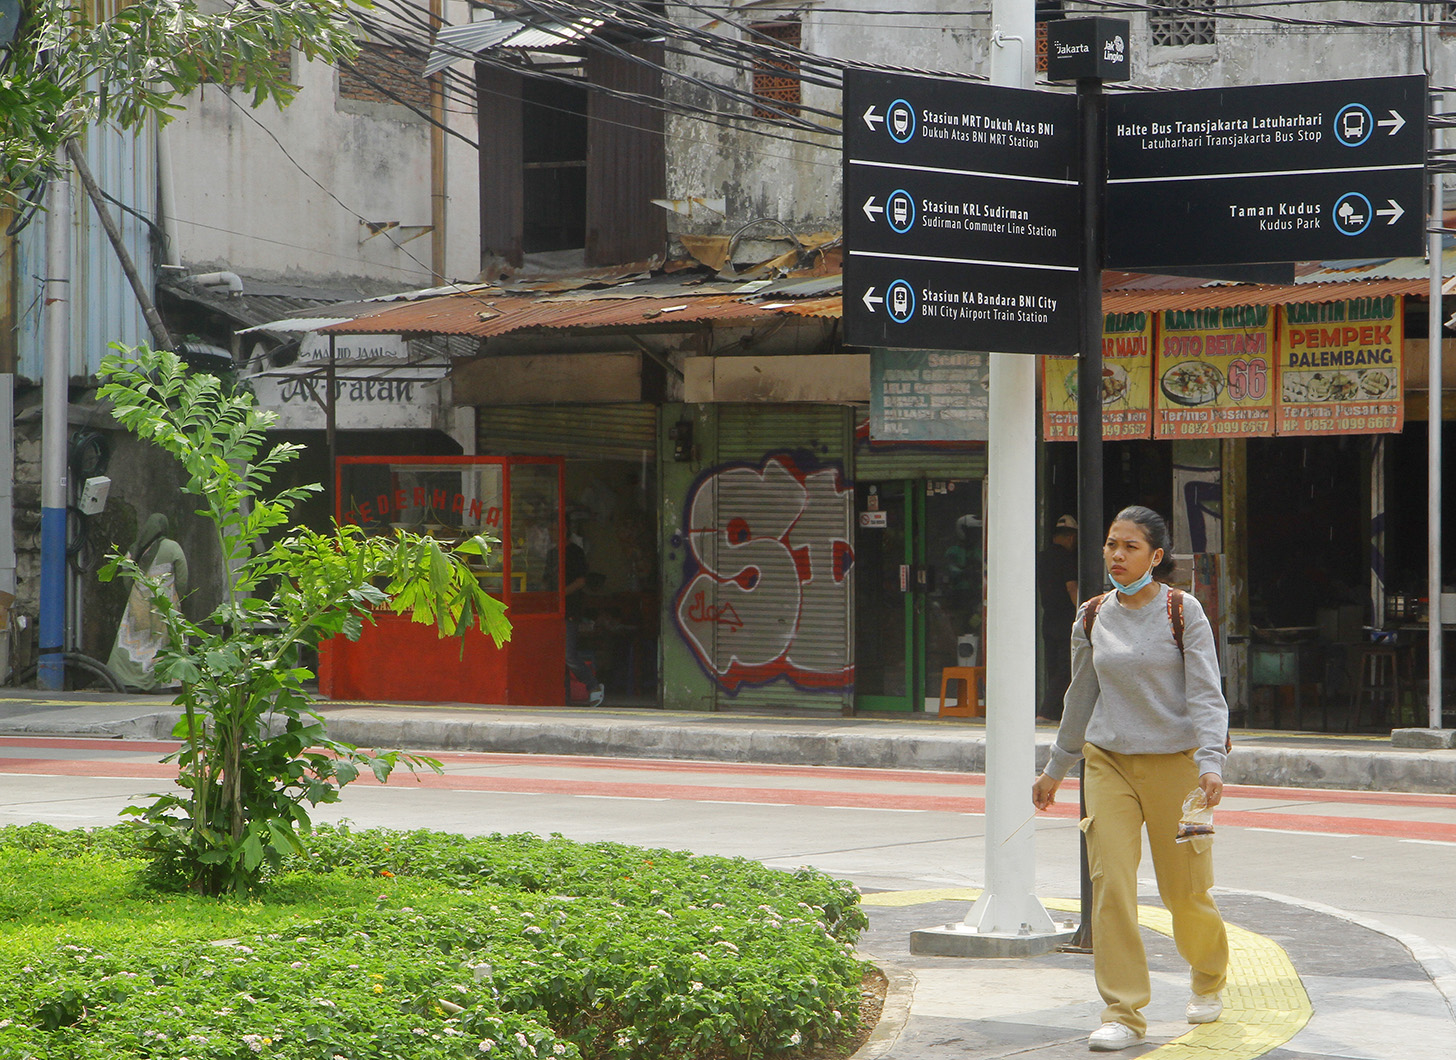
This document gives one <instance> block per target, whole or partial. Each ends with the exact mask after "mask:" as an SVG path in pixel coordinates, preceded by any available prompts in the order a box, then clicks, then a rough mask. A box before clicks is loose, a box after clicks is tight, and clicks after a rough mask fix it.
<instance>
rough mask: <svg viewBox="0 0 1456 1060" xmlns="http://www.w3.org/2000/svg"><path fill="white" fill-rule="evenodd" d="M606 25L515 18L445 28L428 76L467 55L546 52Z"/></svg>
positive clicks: (598, 21)
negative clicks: (499, 51)
mask: <svg viewBox="0 0 1456 1060" xmlns="http://www.w3.org/2000/svg"><path fill="white" fill-rule="evenodd" d="M605 23H606V20H605V19H600V18H592V17H590V16H587V15H583V16H581V17H579V18H574V19H571V20H570V21H568V22H562V21H559V20H556V19H541V20H539V21H537V22H536V23H534V24H528V23H525V22H519V21H517V20H516V19H513V18H493V19H486V20H483V21H480V22H469V23H466V24H465V25H463V26H444V27H442V28H441V30H440V32H439V33H437V34H435V44H434V46H433V47H432V48H431V49H430V57H429V60H428V61H427V62H426V63H425V76H426V77H429V76H430V75H431V74H434V73H438V72H439V71H441V70H443V69H445V67H447V66H449V65H450V64H451V63H453V62H455V60H457V59H462V58H465V56H466V55H467V54H470V55H474V54H475V53H477V52H483V51H489V50H491V49H492V48H524V49H543V48H554V47H557V46H559V45H562V44H570V43H571V42H572V41H577V40H581V39H582V38H583V37H587V36H590V35H591V34H592V33H595V32H596V31H597V30H598V29H600V28H601V27H602V26H603V25H605Z"/></svg>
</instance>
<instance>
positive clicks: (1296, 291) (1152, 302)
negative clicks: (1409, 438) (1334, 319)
mask: <svg viewBox="0 0 1456 1060" xmlns="http://www.w3.org/2000/svg"><path fill="white" fill-rule="evenodd" d="M1426 290H1427V285H1426V281H1424V280H1356V281H1353V282H1350V281H1346V282H1336V283H1299V284H1288V285H1286V284H1273V283H1248V284H1236V285H1233V286H1219V287H1195V288H1190V289H1185V290H1182V291H1166V290H1149V291H1105V292H1103V295H1102V310H1103V312H1105V313H1138V312H1159V311H1161V310H1165V309H1223V308H1226V307H1231V306H1242V305H1282V304H1286V303H1289V302H1331V301H1334V300H1335V299H1337V298H1375V297H1383V296H1385V295H1394V294H1404V295H1419V294H1425V293H1426Z"/></svg>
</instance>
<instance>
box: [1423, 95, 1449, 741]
mask: <svg viewBox="0 0 1456 1060" xmlns="http://www.w3.org/2000/svg"><path fill="white" fill-rule="evenodd" d="M1442 99H1443V97H1442V96H1440V95H1437V96H1436V97H1435V98H1434V99H1433V100H1432V111H1433V112H1436V111H1440V110H1441V100H1442ZM1440 143H1441V133H1440V130H1439V129H1432V131H1431V146H1432V148H1437V147H1439V146H1440ZM1444 183H1445V182H1444V181H1443V180H1442V179H1441V172H1440V170H1437V169H1432V170H1431V220H1430V231H1429V233H1428V234H1427V237H1426V239H1427V246H1428V248H1429V249H1428V250H1427V254H1428V255H1429V257H1430V266H1431V272H1430V278H1431V285H1430V293H1429V297H1430V313H1429V316H1428V317H1427V322H1426V324H1427V327H1426V334H1427V336H1428V339H1427V343H1426V346H1427V349H1428V350H1429V351H1430V352H1429V356H1428V360H1429V362H1430V377H1429V381H1428V383H1427V387H1428V389H1427V391H1426V395H1427V397H1428V398H1429V400H1430V406H1429V411H1428V413H1427V415H1428V419H1427V421H1426V444H1427V452H1426V483H1427V501H1426V600H1427V621H1428V626H1427V630H1426V646H1427V649H1428V650H1427V655H1428V657H1429V659H1430V663H1429V672H1428V673H1427V677H1428V678H1429V682H1430V683H1429V689H1430V690H1429V694H1428V696H1427V710H1428V712H1429V715H1430V717H1429V724H1430V727H1431V728H1433V729H1439V728H1440V727H1441V681H1442V677H1441V671H1442V668H1443V667H1442V662H1443V660H1442V658H1441V655H1442V649H1443V647H1444V645H1443V644H1442V642H1441V636H1442V631H1441V426H1442V420H1441V405H1442V401H1441V393H1442V390H1443V389H1444V388H1443V386H1442V379H1441V376H1442V374H1443V365H1442V360H1443V357H1442V353H1443V350H1442V349H1441V317H1442V313H1441V287H1442V286H1443V283H1444V279H1445V278H1444V277H1443V276H1442V272H1443V270H1442V267H1441V226H1442V217H1443V213H1444V209H1445V204H1444V202H1443V201H1442V200H1443V197H1444V187H1443V185H1444Z"/></svg>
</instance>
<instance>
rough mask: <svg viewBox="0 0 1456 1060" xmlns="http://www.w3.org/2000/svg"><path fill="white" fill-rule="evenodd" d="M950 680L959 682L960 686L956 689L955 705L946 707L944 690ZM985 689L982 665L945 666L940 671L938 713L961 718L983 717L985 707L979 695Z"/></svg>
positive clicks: (984, 675) (984, 669)
mask: <svg viewBox="0 0 1456 1060" xmlns="http://www.w3.org/2000/svg"><path fill="white" fill-rule="evenodd" d="M952 681H958V682H960V687H959V688H958V689H957V691H956V701H955V706H953V707H947V706H946V705H945V690H946V688H947V687H948V686H949V685H950V683H951V682H952ZM985 691H986V668H985V667H984V666H947V667H946V668H945V669H943V670H941V671H940V713H941V714H942V715H950V716H953V717H961V718H984V717H985V716H986V708H985V706H984V705H983V704H982V702H981V697H982V696H983V695H984V694H985ZM968 701H969V702H968Z"/></svg>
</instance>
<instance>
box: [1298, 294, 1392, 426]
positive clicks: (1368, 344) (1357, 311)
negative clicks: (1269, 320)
mask: <svg viewBox="0 0 1456 1060" xmlns="http://www.w3.org/2000/svg"><path fill="white" fill-rule="evenodd" d="M1402 302H1403V299H1402V298H1401V297H1399V296H1396V295H1388V296H1386V297H1383V298H1346V299H1342V300H1341V301H1338V302H1310V303H1291V304H1288V305H1284V306H1281V307H1280V310H1279V318H1280V329H1279V334H1280V349H1279V396H1280V401H1279V415H1278V422H1277V425H1276V430H1277V431H1278V433H1279V434H1283V435H1312V434H1384V433H1391V432H1397V431H1400V430H1401V429H1402V428H1403V427H1404V426H1405V394H1404V387H1403V380H1402V378H1401V373H1402V364H1401V350H1402V347H1403V345H1404V341H1405V328H1404V323H1405V320H1404V315H1403V314H1404V306H1403V305H1402Z"/></svg>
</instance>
